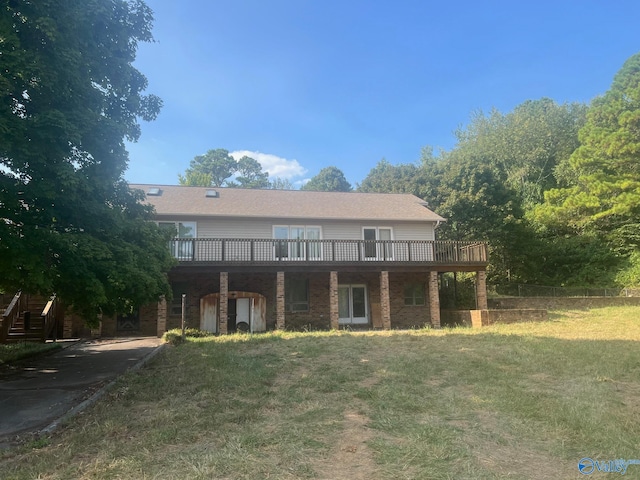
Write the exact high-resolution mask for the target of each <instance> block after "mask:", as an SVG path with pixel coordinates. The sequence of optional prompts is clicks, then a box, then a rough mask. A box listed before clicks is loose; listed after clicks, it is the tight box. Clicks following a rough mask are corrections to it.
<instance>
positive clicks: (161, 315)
mask: <svg viewBox="0 0 640 480" xmlns="http://www.w3.org/2000/svg"><path fill="white" fill-rule="evenodd" d="M156 329H157V330H156V333H157V335H158V337H161V336H162V335H163V334H164V332H166V331H167V299H166V298H164V295H163V296H162V297H160V300H159V301H158V320H157V322H156Z"/></svg>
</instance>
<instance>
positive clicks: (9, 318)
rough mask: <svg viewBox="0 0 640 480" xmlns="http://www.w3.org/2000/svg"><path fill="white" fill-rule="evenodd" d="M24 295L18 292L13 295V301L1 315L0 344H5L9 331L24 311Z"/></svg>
mask: <svg viewBox="0 0 640 480" xmlns="http://www.w3.org/2000/svg"><path fill="white" fill-rule="evenodd" d="M25 298H26V295H23V294H22V292H18V293H16V294H15V295H14V297H13V300H11V303H10V304H9V306H8V307H7V309H6V310H5V311H4V313H3V314H2V325H0V343H6V341H7V337H8V336H9V330H11V327H13V324H14V323H15V321H16V320H17V319H18V317H19V316H20V312H21V311H22V310H24V302H25Z"/></svg>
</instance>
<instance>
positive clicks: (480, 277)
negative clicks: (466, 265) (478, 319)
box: [476, 270, 489, 310]
mask: <svg viewBox="0 0 640 480" xmlns="http://www.w3.org/2000/svg"><path fill="white" fill-rule="evenodd" d="M476 308H477V309H478V310H488V309H489V306H488V305H487V272H485V271H484V270H483V271H480V272H476Z"/></svg>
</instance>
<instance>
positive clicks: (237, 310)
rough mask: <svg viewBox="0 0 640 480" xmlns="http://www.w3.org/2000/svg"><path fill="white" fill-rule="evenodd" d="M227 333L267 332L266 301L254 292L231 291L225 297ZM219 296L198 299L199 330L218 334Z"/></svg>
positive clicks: (206, 296)
mask: <svg viewBox="0 0 640 480" xmlns="http://www.w3.org/2000/svg"><path fill="white" fill-rule="evenodd" d="M227 302H228V304H227V314H228V318H227V331H228V332H229V333H232V332H236V331H246V332H251V333H255V332H264V331H266V330H267V321H266V314H267V299H266V297H265V296H264V295H261V294H259V293H255V292H238V291H231V292H229V293H228V296H227ZM219 319H220V294H219V293H210V294H209V295H205V296H204V297H202V298H201V299H200V330H206V331H208V332H212V333H218V325H219V323H220V320H219Z"/></svg>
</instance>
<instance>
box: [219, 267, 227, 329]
mask: <svg viewBox="0 0 640 480" xmlns="http://www.w3.org/2000/svg"><path fill="white" fill-rule="evenodd" d="M228 320H229V272H220V328H219V330H218V331H219V332H220V335H226V334H227V324H228Z"/></svg>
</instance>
